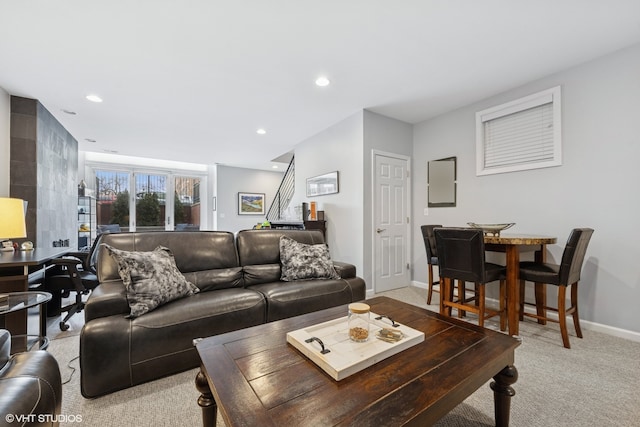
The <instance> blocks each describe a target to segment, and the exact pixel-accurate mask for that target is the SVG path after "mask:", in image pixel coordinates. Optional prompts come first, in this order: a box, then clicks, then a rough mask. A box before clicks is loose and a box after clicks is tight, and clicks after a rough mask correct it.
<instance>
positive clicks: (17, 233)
mask: <svg viewBox="0 0 640 427" xmlns="http://www.w3.org/2000/svg"><path fill="white" fill-rule="evenodd" d="M23 237H27V227H26V225H25V221H24V202H23V201H22V199H13V198H9V197H0V239H17V238H23Z"/></svg>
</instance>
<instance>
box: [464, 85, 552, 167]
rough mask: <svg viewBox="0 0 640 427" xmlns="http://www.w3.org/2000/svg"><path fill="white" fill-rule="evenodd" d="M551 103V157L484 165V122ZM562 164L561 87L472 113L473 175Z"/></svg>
mask: <svg viewBox="0 0 640 427" xmlns="http://www.w3.org/2000/svg"><path fill="white" fill-rule="evenodd" d="M549 103H551V104H552V111H553V159H552V160H548V161H538V162H531V163H520V164H512V165H506V166H500V167H490V168H486V167H485V156H484V153H485V140H484V138H485V134H484V129H485V122H487V121H490V120H494V119H497V118H500V117H504V116H507V115H509V114H514V113H518V112H521V111H525V110H527V109H530V108H534V107H537V106H540V105H544V104H549ZM560 165H562V103H561V87H560V86H556V87H553V88H551V89H547V90H543V91H541V92H538V93H534V94H532V95H528V96H525V97H523V98H520V99H516V100H514V101H510V102H507V103H504V104H500V105H497V106H494V107H490V108H487V109H484V110H482V111H478V112H476V175H477V176H483V175H492V174H497V173H505V172H515V171H522V170H529V169H539V168H546V167H553V166H560Z"/></svg>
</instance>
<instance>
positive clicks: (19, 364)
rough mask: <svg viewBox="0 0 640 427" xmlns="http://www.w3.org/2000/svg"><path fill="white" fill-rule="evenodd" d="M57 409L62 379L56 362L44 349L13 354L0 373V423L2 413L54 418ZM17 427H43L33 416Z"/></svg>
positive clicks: (59, 402) (60, 402) (60, 396)
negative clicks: (30, 419)
mask: <svg viewBox="0 0 640 427" xmlns="http://www.w3.org/2000/svg"><path fill="white" fill-rule="evenodd" d="M61 408H62V380H61V378H60V368H59V367H58V362H57V361H56V359H55V358H54V357H53V356H52V355H51V354H50V353H48V352H46V351H44V350H37V351H31V352H25V353H17V354H14V355H13V356H11V358H10V359H9V360H8V361H7V363H6V364H5V366H4V367H3V368H2V370H0V414H3V416H2V421H3V422H4V421H5V419H4V414H14V415H24V416H25V417H35V416H36V415H49V416H57V415H58V414H60V410H61ZM2 425H5V424H2ZM20 425H24V426H32V425H33V426H35V425H38V426H40V425H43V424H41V423H40V422H38V420H37V417H36V418H33V419H32V421H27V422H26V423H24V424H20ZM47 425H48V424H47ZM55 425H57V423H56V424H55Z"/></svg>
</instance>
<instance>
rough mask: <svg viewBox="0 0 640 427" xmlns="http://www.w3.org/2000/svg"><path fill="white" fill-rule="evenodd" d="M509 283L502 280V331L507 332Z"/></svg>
mask: <svg viewBox="0 0 640 427" xmlns="http://www.w3.org/2000/svg"><path fill="white" fill-rule="evenodd" d="M506 303H507V283H506V281H505V280H500V330H501V331H505V330H506V329H507V308H506Z"/></svg>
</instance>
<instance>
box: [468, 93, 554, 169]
mask: <svg viewBox="0 0 640 427" xmlns="http://www.w3.org/2000/svg"><path fill="white" fill-rule="evenodd" d="M560 122H561V114H560V87H559V86H558V87H555V88H552V89H548V90H546V91H543V92H539V93H536V94H534V95H530V96H527V97H524V98H521V99H518V100H516V101H512V102H509V103H506V104H502V105H498V106H496V107H492V108H489V109H486V110H483V111H479V112H478V113H476V166H477V167H476V174H477V175H489V174H495V173H503V172H514V171H520V170H527V169H537V168H545V167H550V166H559V165H561V164H562V156H561V154H562V153H561V131H560V130H561V123H560Z"/></svg>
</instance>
